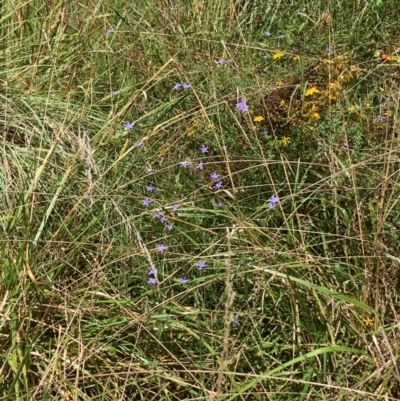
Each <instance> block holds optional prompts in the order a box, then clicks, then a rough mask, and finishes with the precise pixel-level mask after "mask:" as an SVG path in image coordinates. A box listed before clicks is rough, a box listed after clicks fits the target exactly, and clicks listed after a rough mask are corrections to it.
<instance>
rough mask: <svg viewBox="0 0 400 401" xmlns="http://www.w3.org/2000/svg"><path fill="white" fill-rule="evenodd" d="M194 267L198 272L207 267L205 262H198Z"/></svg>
mask: <svg viewBox="0 0 400 401" xmlns="http://www.w3.org/2000/svg"><path fill="white" fill-rule="evenodd" d="M196 266H197V267H198V268H199V270H203V269H205V268H206V267H207V262H206V261H205V260H199V261H198V262H197V263H196Z"/></svg>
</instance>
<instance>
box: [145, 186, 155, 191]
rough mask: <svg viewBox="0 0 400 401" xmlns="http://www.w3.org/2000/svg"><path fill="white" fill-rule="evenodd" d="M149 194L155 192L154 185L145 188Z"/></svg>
mask: <svg viewBox="0 0 400 401" xmlns="http://www.w3.org/2000/svg"><path fill="white" fill-rule="evenodd" d="M145 188H146V191H147V192H153V191H154V190H155V189H156V187H155V186H154V185H153V184H149V185H146V186H145Z"/></svg>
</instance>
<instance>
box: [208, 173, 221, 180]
mask: <svg viewBox="0 0 400 401" xmlns="http://www.w3.org/2000/svg"><path fill="white" fill-rule="evenodd" d="M219 177H220V175H219V174H217V173H211V174H210V178H211V179H212V180H219Z"/></svg>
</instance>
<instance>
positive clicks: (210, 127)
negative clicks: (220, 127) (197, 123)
mask: <svg viewBox="0 0 400 401" xmlns="http://www.w3.org/2000/svg"><path fill="white" fill-rule="evenodd" d="M207 128H209V129H215V124H214V123H210V124H208V127H207Z"/></svg>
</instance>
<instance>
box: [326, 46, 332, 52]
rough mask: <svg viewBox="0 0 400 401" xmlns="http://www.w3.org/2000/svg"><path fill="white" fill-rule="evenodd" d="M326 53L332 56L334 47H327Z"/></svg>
mask: <svg viewBox="0 0 400 401" xmlns="http://www.w3.org/2000/svg"><path fill="white" fill-rule="evenodd" d="M325 51H326V52H327V53H328V54H332V53H333V47H332V46H331V45H326V49H325Z"/></svg>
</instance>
